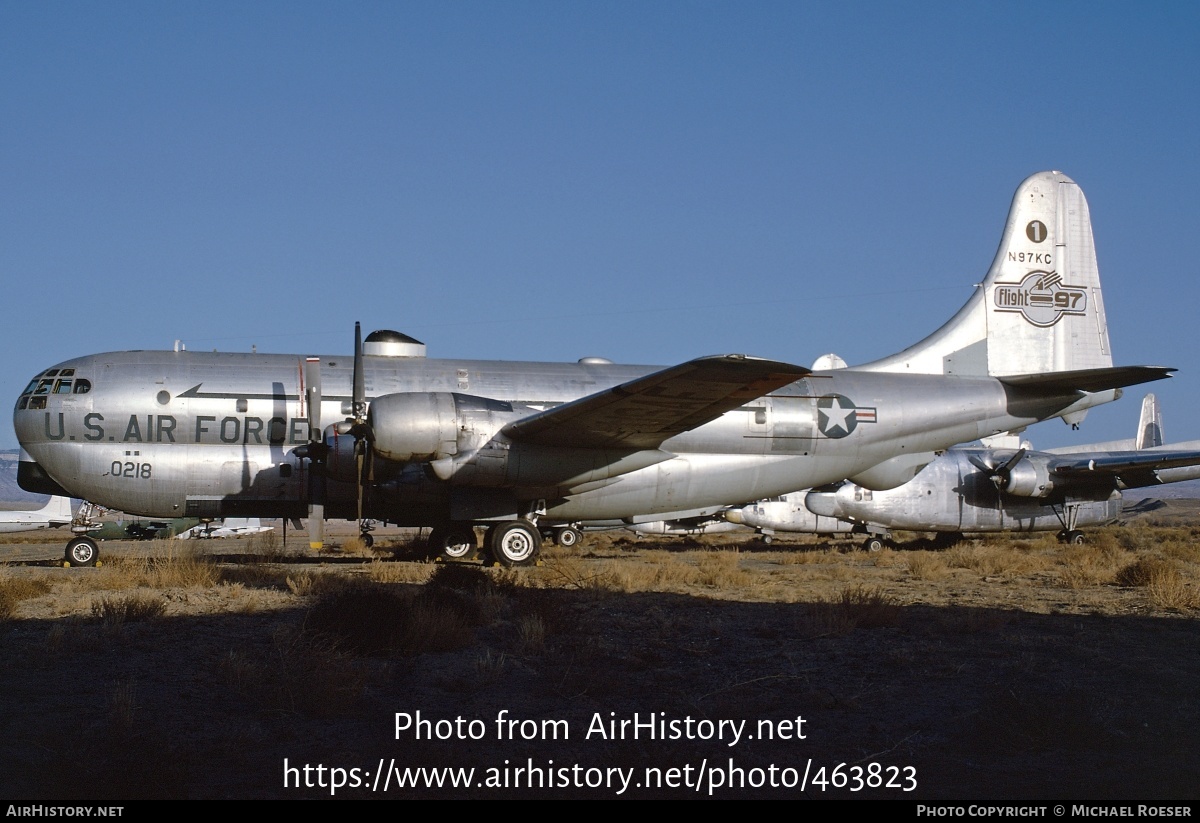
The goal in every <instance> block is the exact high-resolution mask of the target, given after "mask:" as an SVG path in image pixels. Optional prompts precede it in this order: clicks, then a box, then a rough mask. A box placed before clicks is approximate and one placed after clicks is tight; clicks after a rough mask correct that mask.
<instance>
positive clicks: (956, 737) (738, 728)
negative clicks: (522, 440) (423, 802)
mask: <svg viewBox="0 0 1200 823" xmlns="http://www.w3.org/2000/svg"><path fill="white" fill-rule="evenodd" d="M1090 536H1091V542H1090V543H1089V544H1088V545H1087V546H1083V547H1064V546H1060V545H1058V544H1057V543H1055V542H1054V541H1053V539H1052V538H1050V537H1045V536H1039V537H1029V538H1013V539H1009V538H994V539H988V540H985V541H968V542H966V543H964V544H960V545H959V546H957V547H954V548H951V549H946V550H940V551H933V550H930V549H928V548H927V544H925V543H923V542H920V541H913V542H910V543H908V544H906V545H902V546H900V547H898V548H896V549H885V550H884V551H882V552H876V553H870V554H868V553H865V552H861V551H855V550H853V547H852V545H851V544H848V543H845V542H840V541H828V540H817V539H813V538H803V537H796V538H788V539H787V540H784V541H777V542H776V543H774V544H772V545H770V546H767V545H763V544H761V543H758V542H747V541H746V538H744V537H741V536H722V537H720V538H715V537H714V538H704V539H702V540H700V541H699V542H697V541H683V540H679V539H676V538H665V539H661V540H657V539H656V540H649V539H642V540H635V539H633V538H632V537H628V536H622V534H621V533H605V534H593V535H589V536H588V537H587V538H586V539H585V541H584V543H583V544H582V545H581V546H580V547H578V548H576V549H573V550H571V551H566V550H561V549H557V548H555V547H547V548H546V549H545V551H544V557H543V562H542V563H541V565H539V566H538V567H536V568H529V569H519V570H505V569H500V568H486V569H485V568H484V567H483V566H481V565H467V564H449V565H447V564H441V563H437V564H434V563H429V562H424V561H420V560H418V559H416V555H415V553H414V552H413V551H412V550H411V549H409V548H406V544H407V539H406V537H405V535H403V534H400V533H388V532H386V531H385V532H382V533H381V534H380V540H379V541H378V543H377V546H376V548H377V549H378V548H380V546H381V545H382V546H383V547H385V548H388V547H390V548H395V549H397V550H398V551H399V553H400V556H401V557H402V558H406V559H400V560H393V559H391V558H390V556H389V557H387V558H386V559H383V558H380V557H379V556H376V555H374V554H372V553H370V552H367V551H365V550H362V549H361V548H358V547H356V546H355V545H354V543H355V541H354V539H353V535H352V533H348V532H347V533H344V535H343V536H342V537H340V538H337V539H335V541H334V542H341V543H342V544H343V546H342V548H343V549H344V551H341V552H333V553H328V554H323V555H320V556H317V555H312V554H311V553H309V552H308V550H307V548H305V549H303V550H301V549H299V548H296V547H289V548H287V549H285V548H284V547H283V546H281V545H280V544H279V541H278V539H277V538H267V539H261V540H260V539H256V540H223V541H201V542H192V543H181V542H178V541H154V542H148V543H106V544H103V546H102V552H103V560H104V561H105V562H104V564H103V565H102V566H101V567H100V568H62V567H61V564H60V563H59V560H60V558H61V552H62V544H63V542H64V541H65V537H64V536H63V534H61V533H52V534H45V533H43V534H41V535H35V536H34V537H33V538H30V537H29V536H22V535H12V536H11V538H10V540H11V542H8V543H5V544H0V560H3V561H4V563H5V565H3V566H2V567H0V654H2V655H3V660H4V665H3V667H2V668H0V694H2V695H3V696H4V712H3V714H2V719H0V797H4V798H13V799H16V798H23V799H31V800H49V799H54V800H66V799H77V800H94V801H99V800H104V799H114V800H120V799H134V798H144V797H148V798H288V797H330V796H334V797H368V796H370V797H495V798H507V797H595V798H608V797H696V796H709V795H711V796H714V797H746V796H751V797H809V798H821V797H833V798H856V797H876V798H878V797H884V798H896V799H920V800H930V799H947V800H950V799H953V800H963V801H967V800H971V801H978V800H985V799H990V800H1014V799H1029V800H1034V799H1036V800H1044V801H1062V802H1069V801H1070V800H1083V799H1089V800H1105V799H1112V800H1191V801H1194V800H1196V799H1197V798H1200V619H1198V618H1200V515H1198V513H1197V508H1196V504H1195V503H1194V502H1191V501H1180V502H1178V503H1176V502H1173V503H1172V504H1171V505H1170V506H1169V507H1168V508H1167V509H1162V510H1159V511H1156V512H1152V513H1150V514H1149V515H1146V516H1142V517H1140V518H1138V519H1136V520H1135V521H1133V522H1131V523H1129V524H1127V525H1124V526H1117V527H1110V528H1108V529H1105V530H1101V531H1099V532H1094V533H1092V534H1091V535H1090ZM297 537H300V536H297ZM913 537H915V536H913ZM17 538H21V539H17ZM293 541H294V542H297V543H298V542H299V541H298V540H296V539H295V538H294V537H289V542H293ZM449 768H453V769H463V770H469V769H473V770H474V771H473V772H466V771H463V772H459V771H453V772H451V771H443V769H449ZM422 769H423V770H424V771H417V770H422ZM435 770H437V771H435ZM439 780H440V781H441V782H442V785H440V786H439V785H437V783H438V781H439ZM454 781H459V782H460V785H457V786H452V785H451V783H452V782H454ZM400 783H405V784H410V785H403V786H402V785H399V784H400ZM413 783H415V784H416V785H411V784H413Z"/></svg>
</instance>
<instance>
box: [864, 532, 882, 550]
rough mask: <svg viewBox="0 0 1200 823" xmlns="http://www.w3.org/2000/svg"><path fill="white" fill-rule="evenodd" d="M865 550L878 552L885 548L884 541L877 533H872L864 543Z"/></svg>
mask: <svg viewBox="0 0 1200 823" xmlns="http://www.w3.org/2000/svg"><path fill="white" fill-rule="evenodd" d="M862 547H863V551H868V552H877V551H879V550H881V549H882V548H883V541H882V540H880V539H879V538H878V537H876V536H875V535H871V536H870V537H868V538H867V539H866V540H864V541H863V544H862Z"/></svg>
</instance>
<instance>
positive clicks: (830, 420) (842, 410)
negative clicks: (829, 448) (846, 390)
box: [821, 397, 854, 434]
mask: <svg viewBox="0 0 1200 823" xmlns="http://www.w3.org/2000/svg"><path fill="white" fill-rule="evenodd" d="M821 414H823V415H825V427H824V428H825V433H826V434H828V433H829V432H830V430H831V429H841V430H842V431H843V432H845V433H846V434H849V433H850V429H851V424H850V422H849V419H850V415H852V414H854V406H843V405H842V399H841V398H840V397H835V398H833V405H832V406H830V407H829V408H827V409H821Z"/></svg>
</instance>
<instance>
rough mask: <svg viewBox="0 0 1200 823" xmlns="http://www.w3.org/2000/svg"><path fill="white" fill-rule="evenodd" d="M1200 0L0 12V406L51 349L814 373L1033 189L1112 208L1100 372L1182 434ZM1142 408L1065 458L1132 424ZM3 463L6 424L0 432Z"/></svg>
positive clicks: (1036, 432)
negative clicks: (403, 346)
mask: <svg viewBox="0 0 1200 823" xmlns="http://www.w3.org/2000/svg"><path fill="white" fill-rule="evenodd" d="M1198 24H1200V5H1197V4H1186V3H1170V4H1157V5H1138V6H1135V5H1133V4H1105V3H1052V4H1046V3H1036V4H1035V3H978V2H975V3H944V4H888V3H845V4H832V3H820V4H818V3H798V2H794V3H768V2H759V3H747V2H734V3H712V2H689V3H673V2H657V3H621V2H603V3H602V2H596V3H579V2H548V3H540V2H511V3H501V2H487V3H473V2H459V3H400V2H391V3H380V4H376V3H351V4H336V5H335V4H320V3H296V2H289V3H266V2H259V3H223V2H204V3H199V2H191V3H189V2H179V3H161V2H150V3H133V2H124V3H103V4H101V3H74V2H60V3H32V2H29V3H23V2H6V3H3V4H0V80H2V82H0V195H2V196H0V276H2V278H3V283H4V294H5V296H6V302H7V311H6V312H5V313H4V318H5V320H4V323H3V324H2V325H0V339H2V340H3V345H4V349H3V350H4V352H5V353H6V357H5V358H4V359H3V361H2V363H0V396H6V397H8V398H10V399H12V400H15V399H16V397H17V394H18V393H19V392H20V390H21V388H23V386H24V384H25V383H26V382H27V381H28V379H29V378H30V377H31V376H33V374H35V373H36V372H38V371H40V370H42V369H44V368H46V367H48V366H50V365H51V364H53V363H55V362H57V361H59V360H62V359H65V358H67V357H71V356H76V355H80V354H86V353H92V352H98V351H108V350H114V349H145V348H169V347H170V346H171V345H172V343H173V341H174V340H175V339H176V338H181V339H182V340H184V341H185V342H186V343H187V345H188V347H189V348H191V349H212V348H218V349H220V350H223V351H231V350H232V351H249V350H250V348H251V346H252V345H254V346H257V348H258V350H259V351H280V352H295V353H299V354H308V353H336V352H345V351H348V350H349V347H350V345H351V337H352V332H353V323H354V321H355V320H362V322H363V325H364V328H366V329H368V330H369V329H372V328H395V329H399V330H401V331H405V332H407V333H409V334H412V335H414V336H416V337H418V338H420V339H422V340H423V341H425V342H426V343H427V344H428V346H429V352H430V355H431V356H435V357H436V356H444V357H470V358H500V359H508V360H525V359H539V360H575V359H576V358H578V357H581V356H585V355H602V356H606V357H609V358H612V359H614V360H617V361H621V362H635V363H657V364H670V363H674V362H678V361H682V360H686V359H689V358H691V357H695V356H699V355H704V354H713V353H724V352H746V353H749V354H755V355H761V356H766V357H774V358H778V359H782V360H789V361H792V362H798V363H802V364H808V363H811V362H812V361H813V360H814V359H815V358H816V357H817V356H818V355H820V354H822V353H824V352H827V351H834V352H837V353H838V354H840V355H841V356H842V357H844V358H845V359H846V360H847V361H849V362H851V363H855V362H864V361H867V360H871V359H874V358H876V357H880V356H883V355H886V354H890V353H892V352H893V351H896V350H898V349H900V348H902V347H904V346H905V345H907V344H909V343H911V342H914V341H915V340H917V339H919V338H921V337H923V336H924V335H925V334H927V333H928V332H929V331H932V330H933V329H934V328H936V327H937V326H938V325H940V324H941V323H942V322H943V321H944V320H945V319H947V318H948V317H949V316H950V315H951V314H952V313H953V312H954V311H955V310H956V309H957V308H958V307H959V306H960V305H961V304H962V303H963V302H964V301H965V300H966V299H967V297H968V296H969V295H970V293H971V286H972V284H974V283H976V282H978V281H979V280H980V279H982V277H983V275H984V273H985V272H986V269H987V266H988V264H989V263H990V262H991V258H992V255H993V254H994V252H995V249H996V245H997V243H998V241H999V238H1000V231H1001V229H1002V227H1003V221H1004V217H1005V215H1006V213H1007V209H1008V205H1009V201H1010V198H1011V196H1012V193H1013V190H1014V189H1015V188H1016V186H1017V185H1018V184H1019V183H1020V181H1021V180H1022V179H1024V178H1025V177H1026V176H1027V175H1029V174H1030V173H1032V172H1035V171H1039V170H1042V169H1047V168H1055V169H1060V170H1062V171H1064V172H1066V173H1067V174H1069V175H1070V176H1071V177H1073V178H1074V179H1075V180H1076V181H1078V182H1079V183H1080V185H1081V186H1082V187H1083V190H1084V192H1085V193H1086V195H1087V197H1088V200H1089V203H1090V205H1091V210H1092V218H1093V226H1094V229H1095V234H1096V244H1097V251H1098V255H1099V261H1100V271H1101V276H1102V278H1103V281H1104V293H1105V300H1106V307H1107V310H1108V318H1109V329H1110V335H1111V338H1112V343H1113V348H1114V352H1115V359H1116V360H1117V362H1118V363H1121V364H1140V363H1145V364H1163V365H1171V366H1178V367H1179V368H1180V370H1181V371H1180V373H1179V375H1178V376H1177V377H1176V378H1174V379H1173V380H1171V381H1168V382H1167V383H1164V384H1159V385H1158V386H1155V387H1154V390H1155V391H1156V392H1157V393H1158V394H1159V396H1160V397H1161V398H1162V400H1163V404H1164V408H1165V416H1166V433H1167V436H1168V439H1176V440H1178V439H1184V438H1200V420H1196V419H1195V417H1196V410H1197V408H1198V407H1200V362H1198V361H1200V355H1198V354H1197V352H1196V347H1195V346H1194V345H1193V343H1192V342H1191V334H1192V330H1193V327H1194V320H1193V316H1194V314H1195V307H1196V306H1197V305H1200V286H1198V285H1197V277H1196V274H1197V265H1196V252H1195V242H1194V239H1195V237H1196V235H1197V231H1198V228H1200V206H1198V204H1197V191H1198V189H1200V159H1198V157H1197V154H1198V152H1197V147H1198V146H1200V140H1198V139H1197V137H1198V133H1200V128H1198V127H1200V89H1198V88H1197V86H1198V84H1200V49H1196V48H1195V42H1196V39H1197V35H1198V34H1200V25H1198ZM1140 396H1141V392H1140V391H1139V390H1138V389H1134V390H1131V391H1130V393H1129V395H1128V396H1127V399H1126V400H1124V401H1123V402H1121V403H1117V404H1113V405H1111V406H1109V407H1105V408H1102V409H1097V410H1093V412H1092V413H1091V416H1090V417H1089V418H1088V420H1087V421H1086V422H1085V424H1084V427H1083V430H1082V431H1080V432H1076V433H1072V432H1070V431H1069V430H1068V429H1067V428H1066V427H1065V426H1063V425H1062V424H1061V423H1058V422H1052V423H1049V424H1043V425H1042V426H1039V427H1036V428H1035V429H1032V430H1031V431H1030V435H1029V436H1030V437H1031V438H1032V439H1034V441H1035V443H1036V444H1037V445H1044V446H1052V445H1066V444H1069V443H1073V442H1075V443H1078V442H1088V441H1094V440H1103V439H1108V438H1114V437H1124V436H1131V435H1132V432H1133V429H1134V424H1135V422H1136V418H1137V414H1138V402H1137V398H1139V397H1140ZM15 445H16V440H15V435H14V434H13V432H12V429H11V424H6V425H5V426H4V427H3V436H0V447H13V446H15Z"/></svg>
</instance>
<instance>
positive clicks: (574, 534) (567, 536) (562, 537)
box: [554, 526, 583, 549]
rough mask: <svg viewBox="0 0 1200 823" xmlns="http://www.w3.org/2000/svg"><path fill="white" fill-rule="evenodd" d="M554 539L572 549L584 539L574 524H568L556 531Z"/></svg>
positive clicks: (565, 547)
mask: <svg viewBox="0 0 1200 823" xmlns="http://www.w3.org/2000/svg"><path fill="white" fill-rule="evenodd" d="M554 539H555V541H556V542H557V543H558V545H560V546H562V547H563V548H564V549H570V548H572V547H574V546H578V545H579V541H580V540H582V539H583V534H582V533H581V532H580V531H579V529H577V528H575V527H574V526H567V527H566V528H562V529H559V530H558V531H556V532H555V533H554Z"/></svg>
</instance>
